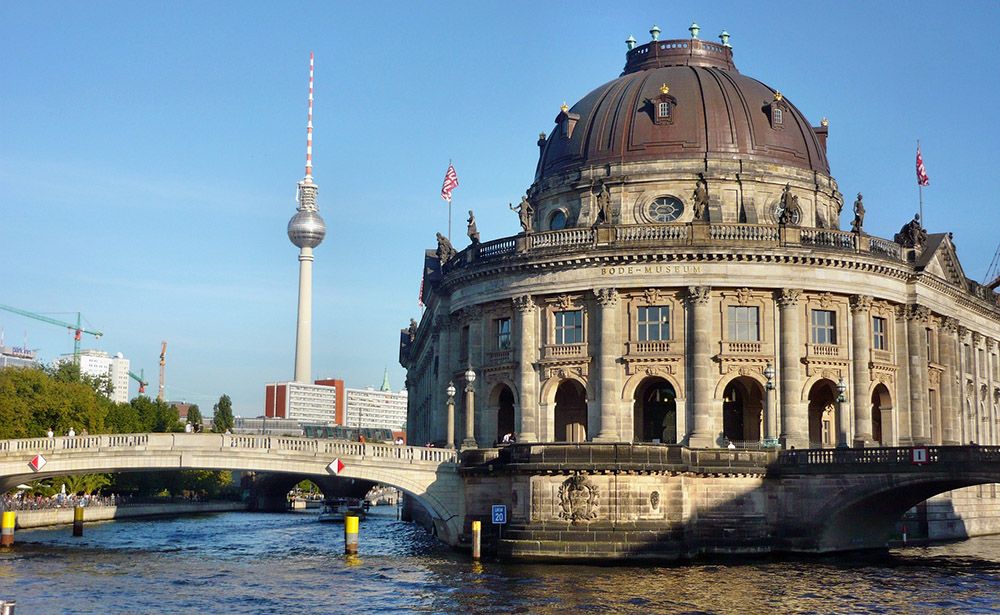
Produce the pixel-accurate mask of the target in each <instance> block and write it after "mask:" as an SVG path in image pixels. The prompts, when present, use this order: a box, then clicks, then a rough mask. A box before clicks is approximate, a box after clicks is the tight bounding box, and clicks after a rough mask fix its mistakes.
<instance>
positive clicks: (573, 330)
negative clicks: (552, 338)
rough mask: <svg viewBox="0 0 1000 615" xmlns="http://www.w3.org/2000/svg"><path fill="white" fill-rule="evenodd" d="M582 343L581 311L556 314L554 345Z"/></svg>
mask: <svg viewBox="0 0 1000 615" xmlns="http://www.w3.org/2000/svg"><path fill="white" fill-rule="evenodd" d="M581 342H583V310H570V311H568V312H556V344H579V343H581Z"/></svg>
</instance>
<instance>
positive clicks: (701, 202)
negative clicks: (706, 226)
mask: <svg viewBox="0 0 1000 615" xmlns="http://www.w3.org/2000/svg"><path fill="white" fill-rule="evenodd" d="M693 196H694V219H695V220H705V219H706V218H707V216H706V215H705V214H706V212H707V210H708V182H706V181H705V176H704V175H703V174H701V173H699V174H698V183H697V185H695V187H694V195H693Z"/></svg>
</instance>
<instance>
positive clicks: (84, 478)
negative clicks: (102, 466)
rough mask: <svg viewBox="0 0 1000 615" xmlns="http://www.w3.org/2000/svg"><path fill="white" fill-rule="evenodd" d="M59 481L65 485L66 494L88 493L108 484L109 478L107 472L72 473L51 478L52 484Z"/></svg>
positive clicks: (95, 491) (56, 483)
mask: <svg viewBox="0 0 1000 615" xmlns="http://www.w3.org/2000/svg"><path fill="white" fill-rule="evenodd" d="M60 483H62V484H64V485H66V493H68V494H71V495H72V494H74V493H75V494H84V495H90V494H93V493H97V492H98V491H100V490H101V489H102V488H104V487H107V486H108V485H110V484H111V478H110V476H109V475H107V474H72V475H70V476H63V477H61V478H55V479H53V480H52V484H53V485H58V484H60Z"/></svg>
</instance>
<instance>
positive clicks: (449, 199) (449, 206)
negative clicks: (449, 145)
mask: <svg viewBox="0 0 1000 615" xmlns="http://www.w3.org/2000/svg"><path fill="white" fill-rule="evenodd" d="M448 168H449V169H450V168H451V158H449V159H448ZM448 241H451V193H450V192H449V193H448Z"/></svg>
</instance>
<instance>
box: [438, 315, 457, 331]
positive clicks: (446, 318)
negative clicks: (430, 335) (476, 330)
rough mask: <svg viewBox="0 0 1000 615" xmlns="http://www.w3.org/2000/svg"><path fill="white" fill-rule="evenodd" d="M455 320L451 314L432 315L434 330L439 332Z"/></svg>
mask: <svg viewBox="0 0 1000 615" xmlns="http://www.w3.org/2000/svg"><path fill="white" fill-rule="evenodd" d="M453 322H455V319H454V318H453V317H452V316H451V314H438V315H437V316H435V317H434V331H435V333H436V332H439V331H441V329H447V328H448V327H450V326H451V325H452V323H453Z"/></svg>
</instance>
